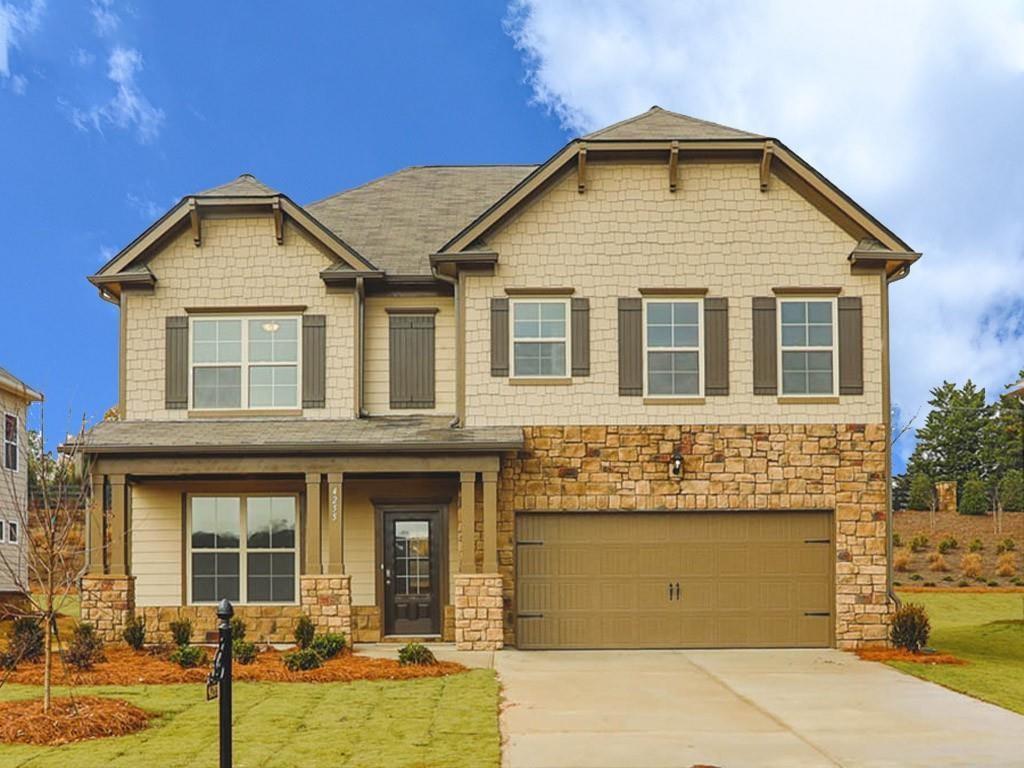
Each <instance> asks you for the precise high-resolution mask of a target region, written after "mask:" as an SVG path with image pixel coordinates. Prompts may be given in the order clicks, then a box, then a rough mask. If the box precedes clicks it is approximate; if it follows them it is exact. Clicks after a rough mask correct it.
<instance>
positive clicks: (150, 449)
mask: <svg viewBox="0 0 1024 768" xmlns="http://www.w3.org/2000/svg"><path fill="white" fill-rule="evenodd" d="M449 422H450V417H447V416H441V417H438V416H378V417H370V418H363V419H296V418H289V419H285V418H281V419H272V418H259V419H255V418H253V419H245V418H231V419H195V420H190V421H103V422H100V423H99V424H96V425H95V426H94V427H92V429H90V430H89V431H88V432H87V433H86V435H85V438H84V444H83V446H82V449H83V450H84V452H85V453H90V454H122V455H124V454H128V455H143V454H145V455H175V456H195V455H225V454H232V455H237V454H257V455H272V454H285V455H288V454H292V455H294V454H354V453H489V452H500V451H514V450H518V449H520V448H521V447H522V446H523V431H522V430H521V429H520V428H519V427H474V428H470V429H455V428H452V427H450V426H448V424H449Z"/></svg>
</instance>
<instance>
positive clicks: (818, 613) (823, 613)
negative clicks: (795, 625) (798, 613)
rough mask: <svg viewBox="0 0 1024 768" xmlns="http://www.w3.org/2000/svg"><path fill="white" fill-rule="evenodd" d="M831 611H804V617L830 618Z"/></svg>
mask: <svg viewBox="0 0 1024 768" xmlns="http://www.w3.org/2000/svg"><path fill="white" fill-rule="evenodd" d="M831 615H832V612H831V611H804V616H831Z"/></svg>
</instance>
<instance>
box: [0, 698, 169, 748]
mask: <svg viewBox="0 0 1024 768" xmlns="http://www.w3.org/2000/svg"><path fill="white" fill-rule="evenodd" d="M152 717H154V715H152V714H150V713H149V712H147V711H146V710H144V709H139V708H138V707H136V706H135V705H134V704H129V703H128V702H127V701H122V700H120V699H105V698H102V697H100V696H74V697H61V698H55V699H53V701H52V702H51V704H50V712H49V713H48V714H47V713H44V712H43V702H42V701H41V700H40V699H38V698H36V699H21V700H18V701H5V702H2V703H0V743H4V744H38V745H44V746H49V747H53V746H58V745H60V744H70V743H72V742H75V741H85V740H86V739H98V738H103V737H105V736H127V735H128V734H130V733H135V732H136V731H141V730H142V729H143V728H145V727H146V725H147V724H148V723H149V720H150V718H152Z"/></svg>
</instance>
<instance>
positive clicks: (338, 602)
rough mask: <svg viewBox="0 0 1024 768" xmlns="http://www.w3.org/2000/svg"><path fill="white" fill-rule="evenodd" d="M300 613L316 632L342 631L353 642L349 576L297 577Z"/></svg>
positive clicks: (350, 579)
mask: <svg viewBox="0 0 1024 768" xmlns="http://www.w3.org/2000/svg"><path fill="white" fill-rule="evenodd" d="M299 594H300V602H301V605H302V610H303V611H304V612H305V613H306V614H307V615H308V616H309V618H310V619H312V621H313V625H314V626H315V627H316V629H317V631H318V632H343V633H344V634H345V639H346V641H347V642H348V643H350V644H351V642H352V577H351V576H348V575H340V574H335V575H326V576H300V577H299Z"/></svg>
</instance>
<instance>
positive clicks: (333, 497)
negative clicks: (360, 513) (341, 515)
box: [331, 486, 338, 523]
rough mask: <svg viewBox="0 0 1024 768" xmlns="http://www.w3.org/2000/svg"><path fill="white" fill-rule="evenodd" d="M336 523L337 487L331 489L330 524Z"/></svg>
mask: <svg viewBox="0 0 1024 768" xmlns="http://www.w3.org/2000/svg"><path fill="white" fill-rule="evenodd" d="M337 521H338V487H337V486H335V487H334V488H331V522H332V523H336V522H337Z"/></svg>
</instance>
